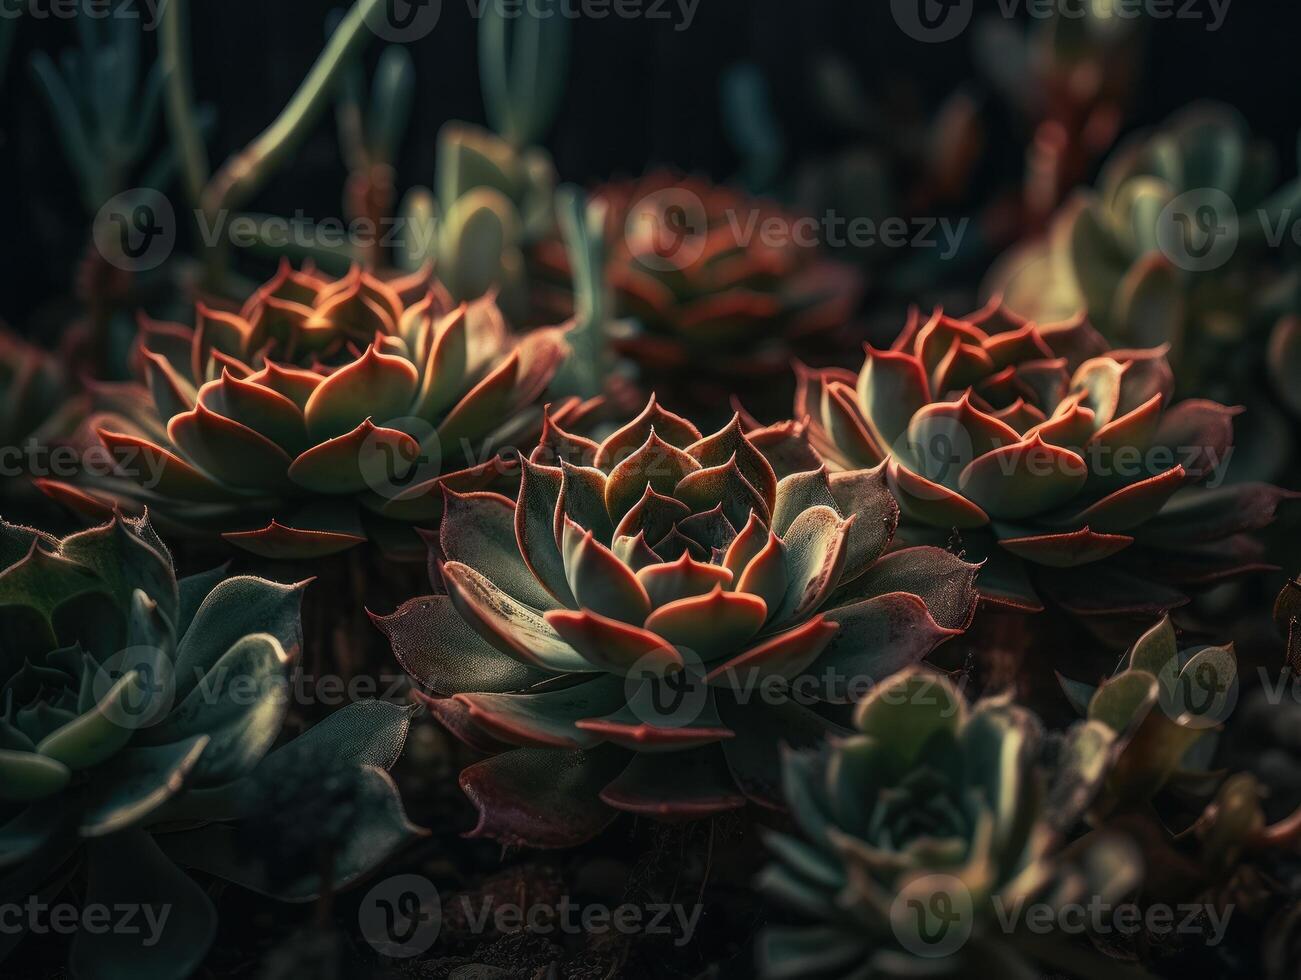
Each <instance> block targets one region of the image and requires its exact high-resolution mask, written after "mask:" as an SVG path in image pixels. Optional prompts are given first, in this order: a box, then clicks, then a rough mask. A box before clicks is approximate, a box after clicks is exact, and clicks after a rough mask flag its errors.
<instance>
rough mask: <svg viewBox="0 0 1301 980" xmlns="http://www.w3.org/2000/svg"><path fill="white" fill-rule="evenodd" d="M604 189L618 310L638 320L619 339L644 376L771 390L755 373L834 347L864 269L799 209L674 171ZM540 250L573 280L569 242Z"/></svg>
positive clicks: (696, 385) (699, 397)
mask: <svg viewBox="0 0 1301 980" xmlns="http://www.w3.org/2000/svg"><path fill="white" fill-rule="evenodd" d="M594 197H595V199H596V200H598V201H601V202H603V203H604V205H605V206H606V208H607V209H608V212H607V213H608V218H607V223H606V241H607V243H608V246H609V255H608V259H607V269H606V275H607V278H608V280H609V284H610V287H611V288H612V289H613V291H614V295H615V311H616V313H617V315H618V316H620V317H625V318H630V319H631V320H632V321H634V322H635V325H636V326H635V328H632V329H628V330H625V331H624V332H623V333H622V335H620V334H617V333H616V334H615V335H614V336H613V337H612V338H611V339H612V343H613V344H614V346H615V348H616V349H617V350H618V351H619V352H620V353H621V354H623V355H625V356H626V357H628V358H629V359H630V360H631V361H632V362H633V363H634V364H635V365H636V366H637V367H638V369H639V371H640V377H641V380H642V383H643V384H644V385H645V386H646V387H648V388H653V389H655V390H657V391H669V392H682V393H683V396H682V397H683V399H684V400H688V399H689V400H690V402H691V404H694V405H701V406H705V405H709V406H718V405H725V404H727V396H728V395H729V394H731V393H732V392H733V391H737V390H740V391H742V392H743V393H744V394H745V396H746V397H747V399H749V398H753V397H758V398H761V397H763V396H764V394H765V391H764V389H762V388H760V389H756V388H755V387H754V386H755V385H756V383H758V382H767V383H776V382H779V381H780V379H781V378H782V377H783V376H784V375H785V373H786V372H787V371H788V370H789V366H790V360H791V358H792V356H795V355H797V354H798V355H801V356H806V357H812V358H821V359H822V360H824V361H825V360H826V359H827V358H828V357H830V356H834V353H835V352H836V351H837V341H839V340H843V335H844V332H845V328H846V327H847V325H848V322H849V320H850V318H851V317H852V316H853V314H854V312H855V310H856V309H857V306H858V301H859V298H860V292H861V289H860V279H859V276H858V274H857V273H856V272H855V271H854V270H853V269H851V268H850V267H848V266H846V265H843V264H841V263H838V262H834V261H831V260H829V259H827V258H826V257H825V256H824V255H823V254H822V253H821V252H820V250H819V248H818V243H817V241H816V240H805V239H802V238H801V237H800V229H801V227H802V226H801V224H800V222H799V218H798V216H797V215H794V214H789V213H786V212H784V211H782V210H781V209H780V208H779V207H777V206H776V205H774V204H772V203H770V202H767V201H762V200H759V199H754V198H749V197H747V196H746V195H745V194H743V193H741V192H739V191H735V190H732V189H730V188H727V187H723V186H719V185H714V184H710V183H708V182H707V181H705V180H703V179H697V178H680V177H677V176H674V175H672V174H669V173H659V174H653V175H650V176H648V177H645V178H642V179H640V180H633V181H627V182H622V183H614V184H608V185H606V186H604V187H601V188H599V189H598V190H597V191H596V192H595V194H594ZM539 261H540V264H541V265H543V266H544V267H546V268H547V269H549V270H551V273H552V275H553V276H554V277H555V278H556V279H558V280H559V281H560V282H562V283H563V284H564V288H568V279H569V260H568V257H567V255H566V253H565V250H564V248H563V246H562V245H561V243H560V242H558V241H552V242H550V243H548V244H547V245H546V246H545V247H544V248H542V249H540V250H539ZM775 387H776V389H777V390H779V389H780V387H781V386H780V384H776V385H775ZM771 390H772V389H768V392H769V393H771Z"/></svg>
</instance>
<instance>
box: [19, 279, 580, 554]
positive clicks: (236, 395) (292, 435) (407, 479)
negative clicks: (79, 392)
mask: <svg viewBox="0 0 1301 980" xmlns="http://www.w3.org/2000/svg"><path fill="white" fill-rule="evenodd" d="M563 335H564V329H563V328H558V327H557V328H549V329H545V330H538V331H534V332H533V333H530V334H529V335H527V336H525V337H523V338H519V339H517V338H516V337H514V336H513V335H512V334H511V333H510V332H509V330H508V329H507V327H506V324H505V322H504V321H503V320H502V317H501V314H500V313H499V312H498V310H497V308H496V306H495V304H494V303H493V301H492V299H491V298H490V297H489V298H484V299H482V300H478V301H476V302H474V303H472V304H469V305H461V306H459V307H454V306H452V304H451V303H450V301H449V300H448V298H447V295H446V292H445V291H444V290H442V289H441V287H439V286H437V285H436V284H433V285H431V284H430V283H429V281H428V279H427V277H424V276H420V275H417V276H413V277H410V278H409V279H406V280H397V281H394V282H387V283H386V282H383V281H381V280H380V279H378V278H376V277H375V276H373V275H371V274H369V273H366V272H362V271H360V270H359V269H354V270H353V271H352V272H351V273H349V274H348V275H346V276H345V277H343V278H342V279H339V280H336V281H331V280H329V279H325V278H322V277H321V276H319V275H317V274H315V273H314V272H296V271H294V270H293V269H291V268H289V267H288V265H287V264H286V265H284V266H282V267H281V269H280V272H279V274H278V275H277V276H276V277H275V278H274V279H273V280H271V281H270V282H269V283H267V284H266V285H265V286H263V287H262V288H261V289H260V290H258V292H257V293H255V294H254V295H253V296H252V297H251V298H250V299H249V301H248V303H247V304H246V305H245V306H244V308H243V310H242V311H241V312H240V313H238V314H234V313H226V312H222V311H218V310H213V309H209V308H206V307H203V306H200V307H199V309H198V312H197V317H196V324H195V326H194V327H193V328H190V327H185V326H181V325H178V324H165V323H154V322H145V323H144V325H143V327H142V332H141V340H140V349H139V355H140V356H139V361H140V368H141V374H142V378H143V380H142V382H141V383H139V384H133V385H127V386H124V387H117V388H112V389H107V390H104V391H102V392H101V397H100V401H101V405H100V408H101V411H99V412H98V413H97V414H95V415H94V416H93V417H92V418H91V419H90V421H89V428H90V429H92V430H93V431H94V433H95V434H97V435H98V438H99V439H100V440H101V441H102V442H103V444H104V445H105V446H106V447H107V448H108V450H109V451H110V452H111V453H112V454H113V455H114V457H115V459H116V461H117V472H116V473H114V474H113V475H112V476H110V477H108V478H103V479H97V478H94V477H91V476H87V477H86V478H85V479H84V480H82V481H81V482H79V483H78V484H77V485H76V486H69V485H67V484H64V483H50V484H45V485H44V486H45V489H47V492H49V493H50V494H51V495H53V496H55V497H57V498H58V499H61V500H63V501H65V502H67V503H69V504H71V505H72V506H73V507H74V508H79V509H82V510H85V511H88V512H89V513H91V514H95V515H97V516H104V515H105V514H107V513H108V512H109V511H110V509H111V507H113V506H115V505H117V506H122V507H124V508H130V509H135V510H138V509H139V508H140V507H141V506H145V505H147V506H148V507H149V509H150V513H151V514H152V515H153V516H154V518H155V519H156V520H158V521H159V522H160V524H161V523H164V522H165V523H166V525H167V526H172V525H175V526H176V527H177V528H178V530H179V531H181V532H186V533H194V532H196V531H198V532H207V533H218V534H220V535H221V536H222V537H224V538H225V539H226V540H227V541H229V542H231V543H232V544H235V545H237V546H239V547H242V548H245V549H247V550H249V551H252V552H255V553H257V554H260V555H263V556H268V557H276V558H278V557H291V556H292V557H316V556H321V555H326V554H331V553H334V552H338V551H342V550H345V549H347V548H350V547H352V546H354V545H357V544H359V543H361V542H363V541H365V540H367V539H368V538H374V537H378V538H379V539H380V543H381V544H382V545H383V546H384V547H386V548H387V549H391V550H400V549H402V548H403V547H409V546H411V544H412V541H411V539H412V538H414V535H413V534H410V533H409V530H408V529H409V527H410V526H411V525H412V524H416V523H420V522H430V521H435V520H436V519H437V516H438V511H439V508H440V506H441V501H442V497H441V493H440V492H439V487H440V486H442V485H444V484H446V485H449V486H451V487H455V488H459V489H471V488H478V487H484V486H490V485H492V484H493V483H494V482H495V481H498V480H500V479H502V478H503V477H505V476H507V475H509V471H510V465H509V464H507V463H505V462H503V461H502V460H501V459H499V458H498V457H497V452H498V450H499V449H502V448H506V447H510V446H511V445H512V444H513V443H514V442H515V441H517V440H520V439H530V440H531V439H532V438H533V437H534V436H535V435H536V433H537V431H538V429H539V426H540V424H541V419H542V409H541V407H540V406H539V405H537V404H536V403H537V401H538V399H539V397H540V396H541V395H542V393H543V392H544V391H545V389H546V387H547V385H548V383H549V382H550V380H551V378H552V376H553V375H554V374H555V371H556V369H557V367H558V366H559V364H560V363H561V361H562V359H563V358H564V356H565V354H566V351H567V345H566V343H565V341H564V336H563ZM574 407H575V403H573V402H570V403H568V404H567V405H565V406H556V409H555V411H556V414H557V416H558V417H560V418H563V417H565V415H566V413H567V412H569V411H570V410H571V409H572V408H574Z"/></svg>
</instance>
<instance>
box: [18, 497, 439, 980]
mask: <svg viewBox="0 0 1301 980" xmlns="http://www.w3.org/2000/svg"><path fill="white" fill-rule="evenodd" d="M0 569H3V570H2V571H0V901H6V902H7V901H14V902H22V901H25V900H26V899H27V897H28V896H43V897H45V898H49V897H51V896H54V895H57V894H58V893H59V892H60V891H61V890H62V888H63V886H64V885H65V884H67V883H68V882H69V881H70V879H71V878H72V877H73V876H74V875H75V874H76V873H77V871H78V867H79V863H83V862H84V874H85V885H84V892H83V893H84V900H85V902H86V903H87V904H106V905H109V906H113V905H117V904H122V903H135V904H138V905H140V906H142V907H145V906H150V907H163V908H165V909H167V910H168V919H167V922H166V926H165V928H164V929H163V930H162V934H161V936H159V937H157V941H156V942H155V943H154V944H153V945H149V944H148V943H146V942H145V941H144V937H142V936H140V935H128V934H125V933H118V932H115V931H110V932H108V933H96V932H93V931H91V930H89V929H87V930H85V931H83V932H80V933H79V934H78V935H77V936H76V938H75V940H74V941H73V943H72V947H71V962H72V968H73V970H74V972H75V973H76V975H77V976H79V977H83V978H98V977H123V976H146V975H147V976H150V977H162V978H168V977H177V978H180V977H185V976H189V975H190V974H191V972H192V971H193V970H194V969H195V968H197V966H198V964H199V963H201V962H202V960H203V958H204V956H205V955H206V953H207V951H208V948H209V947H210V945H211V944H212V942H213V938H214V936H215V934H216V912H215V909H214V906H213V904H212V901H211V899H210V898H209V897H208V895H207V894H206V893H205V891H204V890H203V889H202V888H201V887H200V886H199V885H198V884H196V883H195V882H194V881H193V880H192V879H191V878H190V877H189V876H188V875H187V874H186V873H185V872H184V871H182V870H181V866H189V867H197V868H201V869H203V870H205V871H208V872H210V873H212V874H215V875H218V876H220V877H225V878H228V879H231V880H233V881H236V882H239V883H241V884H245V885H247V886H249V887H253V888H259V889H261V890H263V891H266V892H268V893H274V894H277V895H278V896H279V897H285V898H290V899H297V900H303V899H306V898H308V897H311V896H312V895H313V894H314V893H315V892H317V891H319V890H320V888H321V878H320V874H321V870H322V868H321V864H320V860H319V855H317V854H315V853H313V854H312V855H310V858H311V859H310V861H307V862H299V863H298V864H297V865H293V866H291V865H289V864H288V863H286V862H285V860H284V855H275V856H268V855H262V854H259V853H257V852H256V851H254V850H252V849H250V848H248V847H243V848H240V847H236V846H233V844H232V842H233V841H235V840H237V830H236V829H235V828H236V827H237V825H238V821H239V820H240V819H241V818H246V817H248V816H250V815H251V814H254V813H255V812H256V810H257V805H258V800H259V799H260V798H261V797H262V796H263V795H264V793H263V790H264V789H265V786H266V784H267V783H268V781H272V782H286V781H288V780H289V779H290V778H291V774H294V773H301V771H302V767H303V765H304V764H305V763H306V762H308V761H311V762H313V763H314V767H319V768H317V770H316V771H318V772H319V771H322V770H325V771H329V772H331V773H333V774H334V775H335V777H336V778H339V779H342V780H344V781H346V782H347V783H349V784H350V785H351V786H352V787H353V789H354V793H353V795H354V797H355V799H356V800H358V801H360V802H359V803H358V804H357V811H356V818H355V820H354V822H353V825H352V831H353V833H352V835H351V839H349V840H347V841H339V842H338V846H337V852H336V853H335V855H334V857H333V872H332V883H333V885H334V886H336V887H338V886H341V885H344V884H346V883H348V882H350V881H352V880H355V879H356V878H357V877H358V876H360V875H361V874H363V873H364V872H366V871H368V870H369V869H370V868H371V867H373V866H374V865H375V864H377V863H378V862H379V861H380V860H381V859H383V858H384V857H386V856H387V854H388V853H390V852H391V851H392V850H393V849H395V848H396V847H397V846H398V845H399V844H401V843H403V842H405V841H406V840H407V839H409V838H410V837H411V836H412V834H413V832H414V828H413V827H412V826H411V825H410V824H409V823H408V822H407V820H406V818H405V816H404V814H403V811H402V806H401V802H400V800H399V798H398V796H397V790H396V787H395V786H394V785H393V783H392V781H391V779H390V778H389V776H388V774H387V772H386V771H385V770H386V769H387V768H388V767H389V766H390V765H392V764H393V762H395V761H396V758H397V754H398V752H400V750H401V747H402V744H403V742H404V740H405V737H406V731H407V727H408V724H409V719H410V713H409V711H407V710H406V709H405V708H401V707H399V706H396V705H391V704H382V703H379V702H358V703H356V704H354V705H352V706H350V707H349V708H346V709H344V710H342V711H340V712H338V713H337V714H335V715H333V716H331V717H330V718H328V719H327V720H326V721H324V722H322V723H321V724H320V725H318V726H317V727H316V728H313V729H312V730H310V731H309V732H307V733H306V734H304V735H302V736H301V737H299V738H297V739H295V740H293V741H290V742H288V743H287V744H281V743H282V739H281V735H282V724H283V722H284V719H285V716H286V712H287V711H288V707H289V703H290V699H289V696H288V695H289V685H290V670H291V668H292V666H293V663H294V660H295V658H296V657H297V655H298V653H299V650H300V648H301V645H302V635H301V627H300V624H299V604H300V600H301V597H302V592H303V589H304V587H305V586H304V585H301V584H300V585H280V584H277V583H275V582H270V581H266V580H264V579H260V578H254V577H249V576H236V577H229V578H227V577H225V576H224V573H223V572H221V571H217V572H213V573H209V574H205V575H198V576H194V577H191V578H185V579H180V580H178V579H177V577H176V573H175V570H174V567H173V564H172V559H171V555H170V554H169V552H168V550H167V548H166V546H165V545H164V544H163V542H162V541H161V539H159V537H158V536H157V534H156V533H155V532H154V530H153V528H152V527H151V526H150V525H149V522H148V520H147V519H146V518H140V519H129V518H123V517H118V518H115V519H114V520H113V521H111V522H110V523H108V524H105V525H103V526H100V527H96V528H93V529H91V530H88V531H83V532H81V533H78V534H74V535H72V536H70V537H67V538H63V539H58V538H54V537H52V536H50V535H47V534H45V533H43V532H40V531H36V530H32V529H29V528H24V527H18V526H15V525H11V524H5V523H0ZM298 785H299V786H300V787H301V788H302V790H303V794H302V795H299V796H298V797H296V798H295V799H294V800H293V801H291V802H290V803H289V804H287V807H292V808H296V810H297V812H298V813H299V814H300V819H305V818H306V816H307V812H308V808H309V807H310V806H311V805H312V798H313V797H312V795H311V793H312V790H311V787H310V784H309V783H308V782H307V781H304V780H302V779H301V777H299V778H298ZM269 862H273V863H274V864H275V865H276V866H277V874H278V879H277V881H278V883H279V887H277V888H272V887H270V885H269V882H270V880H271V879H270V876H269V873H268V863H269ZM5 938H6V939H9V938H10V937H9V936H6V937H5ZM6 951H7V950H4V949H3V948H0V954H3V953H4V952H6Z"/></svg>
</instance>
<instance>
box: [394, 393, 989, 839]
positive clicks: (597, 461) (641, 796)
mask: <svg viewBox="0 0 1301 980" xmlns="http://www.w3.org/2000/svg"><path fill="white" fill-rule="evenodd" d="M522 465H523V479H522V481H521V485H520V491H519V497H518V500H517V501H516V502H515V503H513V504H512V502H511V501H510V500H508V499H506V498H504V497H500V496H497V495H494V494H483V493H472V494H465V495H461V494H458V493H453V492H450V491H449V493H448V500H447V505H446V510H445V512H444V516H443V524H442V529H441V532H440V536H439V538H438V540H437V541H436V542H434V548H435V557H436V559H437V561H436V563H435V565H436V571H437V573H438V574H437V579H438V584H439V585H440V586H441V588H440V590H439V594H436V595H431V596H426V597H424V598H419V599H414V600H412V601H410V602H408V603H407V604H406V605H404V606H403V607H402V608H401V609H399V610H398V611H397V613H395V614H394V615H393V616H390V617H385V618H382V619H380V620H378V623H379V626H380V627H381V629H383V631H384V632H385V633H387V634H388V636H389V638H390V640H391V642H392V644H393V648H394V652H395V654H396V655H397V658H398V660H399V661H400V662H401V663H402V665H403V667H405V668H406V670H407V671H408V672H409V673H411V674H412V675H413V676H414V677H415V679H416V680H418V681H419V682H420V684H421V685H422V686H423V687H424V688H425V689H426V690H427V691H430V692H432V693H433V695H434V696H432V697H430V696H426V697H425V698H424V700H425V701H427V703H428V704H429V705H430V706H431V707H432V709H433V710H434V711H435V713H436V714H437V716H438V717H439V718H440V719H441V720H442V721H443V722H444V724H446V725H447V726H448V728H449V729H451V730H452V731H453V732H454V733H455V734H457V735H458V736H460V737H462V738H463V739H465V740H466V741H468V742H470V743H471V744H472V745H477V746H480V747H486V748H489V749H491V750H493V751H494V752H497V753H499V754H495V755H494V756H493V757H492V758H490V759H488V760H487V761H485V762H481V763H479V764H477V765H474V766H472V767H470V768H469V769H467V770H465V771H464V772H463V773H462V775H461V785H462V788H463V789H464V790H465V792H466V793H467V795H468V796H469V797H470V799H471V800H472V801H473V802H474V803H475V805H476V806H477V807H478V809H479V811H480V822H479V826H478V827H477V828H476V830H475V832H474V833H475V834H476V835H485V836H489V837H493V838H496V839H498V840H501V841H502V842H504V843H527V844H531V845H535V846H550V847H558V846H568V845H573V844H577V843H581V842H582V841H585V840H587V839H589V838H590V837H592V836H594V835H595V834H596V833H598V832H599V831H600V830H601V829H603V828H604V827H605V826H606V825H608V824H609V823H610V822H611V821H612V820H613V819H614V817H615V816H616V814H617V812H618V811H624V812H630V813H636V814H643V815H647V816H652V817H659V818H671V817H699V816H706V815H709V814H712V813H718V812H722V811H726V810H732V809H736V808H739V807H742V806H744V805H745V804H746V803H747V802H748V801H753V802H755V803H758V804H760V805H763V806H769V807H772V806H779V805H780V801H779V799H778V796H779V792H778V785H777V783H778V745H779V743H780V742H783V741H785V742H789V743H792V744H801V745H805V744H809V743H811V742H817V741H819V740H820V739H821V738H822V737H823V736H824V735H825V734H826V733H828V732H830V731H835V730H838V729H837V726H836V725H835V724H834V722H833V721H831V720H829V719H828V717H827V716H826V715H825V714H824V713H823V712H821V711H819V710H817V707H816V706H818V705H821V704H823V703H832V704H844V703H847V702H848V701H849V700H850V699H851V694H850V689H851V688H853V687H854V686H855V685H856V684H861V683H863V682H864V681H865V680H872V679H880V678H882V677H885V676H888V675H889V674H890V673H892V672H893V671H894V670H896V669H898V668H899V667H902V666H904V665H907V664H911V663H914V662H916V661H918V660H920V659H921V658H923V657H925V656H926V655H927V654H929V653H930V652H931V650H932V649H933V648H934V647H936V646H937V645H938V644H939V643H941V642H942V641H944V640H945V639H947V638H949V637H951V636H953V635H955V634H956V633H957V632H959V631H960V630H961V629H963V628H964V627H965V626H966V624H967V623H968V621H969V619H970V616H971V614H972V612H973V610H974V606H975V592H974V590H973V588H972V579H973V577H974V575H975V571H976V569H975V567H974V566H972V565H968V564H966V563H965V562H962V561H961V560H959V559H957V558H955V557H954V556H953V555H951V554H949V553H948V552H946V551H943V550H941V549H938V548H925V547H924V548H909V549H904V550H901V551H896V552H893V553H891V554H889V555H885V554H884V552H885V550H886V548H887V546H888V545H889V543H890V539H891V537H892V535H893V532H894V527H895V522H896V518H897V511H896V508H895V505H894V502H893V501H892V500H891V498H890V494H889V491H888V490H887V488H886V484H885V476H884V473H883V472H882V471H881V470H877V471H874V472H860V473H847V474H838V475H835V476H831V475H829V474H828V473H827V471H826V468H825V467H823V466H822V465H821V460H820V459H819V458H818V457H817V455H816V454H815V453H814V452H812V450H811V449H810V448H809V446H808V443H807V441H806V440H805V439H804V438H803V433H802V430H801V429H800V428H799V427H798V426H795V425H793V424H791V423H787V424H785V425H781V426H776V427H773V428H771V429H766V430H762V431H756V432H752V433H749V434H746V433H745V432H743V430H742V427H741V423H740V420H739V419H733V421H732V423H731V424H729V425H728V426H726V427H725V428H723V429H722V430H721V431H719V432H716V433H714V434H713V435H709V436H702V435H701V433H700V432H699V431H698V430H697V429H696V428H695V426H694V425H692V424H691V423H690V422H688V421H686V420H685V419H683V418H680V417H678V416H676V415H673V414H671V413H670V412H668V411H666V410H665V409H663V408H661V407H660V406H659V405H658V403H657V402H656V401H655V400H654V399H652V400H651V401H650V403H649V404H648V405H647V407H646V409H645V410H644V411H643V412H642V413H641V414H640V415H639V416H637V417H636V418H635V419H633V420H632V421H631V422H629V423H628V424H626V425H625V426H624V427H623V428H621V429H619V430H618V431H616V432H615V433H613V434H612V435H611V436H609V437H608V438H607V439H606V440H605V441H604V442H602V443H600V444H599V445H598V444H596V443H594V442H591V441H589V440H586V439H583V438H580V437H578V436H575V435H571V434H568V433H566V432H565V431H564V430H563V429H562V428H560V426H558V425H556V424H555V423H554V422H551V423H550V424H548V426H547V428H546V431H545V433H544V435H543V438H542V441H541V443H540V444H539V445H538V447H537V448H536V449H535V450H534V451H533V452H532V454H531V455H530V457H529V458H528V459H527V460H526V461H524V462H523V464H522ZM792 691H794V692H795V693H794V694H792V693H791V692H792Z"/></svg>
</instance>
